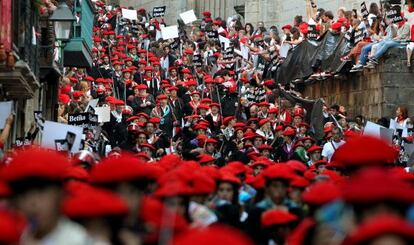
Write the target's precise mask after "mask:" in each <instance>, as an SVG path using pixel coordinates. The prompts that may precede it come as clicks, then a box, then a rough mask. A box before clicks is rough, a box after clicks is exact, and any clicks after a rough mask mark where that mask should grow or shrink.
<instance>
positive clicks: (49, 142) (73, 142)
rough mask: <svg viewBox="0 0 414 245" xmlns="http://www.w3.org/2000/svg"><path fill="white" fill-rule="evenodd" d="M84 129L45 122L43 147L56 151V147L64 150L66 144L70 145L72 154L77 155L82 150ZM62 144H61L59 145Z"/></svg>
mask: <svg viewBox="0 0 414 245" xmlns="http://www.w3.org/2000/svg"><path fill="white" fill-rule="evenodd" d="M82 134H83V128H81V127H77V126H73V125H67V124H63V123H57V122H52V121H45V123H44V130H43V137H42V142H41V146H42V147H45V148H48V149H53V150H56V147H57V146H58V147H60V148H61V149H64V147H66V146H64V144H65V143H67V144H69V147H70V148H71V149H70V152H72V153H76V152H78V151H79V149H80V145H81V140H82ZM59 142H60V143H59Z"/></svg>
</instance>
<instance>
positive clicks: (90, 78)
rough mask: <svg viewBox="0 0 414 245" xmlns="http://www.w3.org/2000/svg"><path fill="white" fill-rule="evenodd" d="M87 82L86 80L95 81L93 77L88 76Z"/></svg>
mask: <svg viewBox="0 0 414 245" xmlns="http://www.w3.org/2000/svg"><path fill="white" fill-rule="evenodd" d="M85 80H86V81H90V82H93V81H94V80H95V79H93V77H91V76H86V77H85Z"/></svg>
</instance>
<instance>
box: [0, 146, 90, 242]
mask: <svg viewBox="0 0 414 245" xmlns="http://www.w3.org/2000/svg"><path fill="white" fill-rule="evenodd" d="M69 167H70V163H69V161H68V159H67V158H66V157H65V156H64V155H61V154H59V153H57V152H55V151H48V150H43V149H30V150H25V151H21V152H18V154H16V155H15V156H14V157H13V159H12V160H11V161H10V163H9V164H8V166H7V167H5V168H3V169H2V179H3V180H4V181H6V182H7V183H8V185H9V187H10V188H11V190H12V193H13V198H14V200H15V201H16V202H15V206H16V208H17V209H18V210H19V211H20V212H21V213H22V214H23V215H24V216H26V218H27V219H28V220H30V222H32V223H30V224H29V223H28V224H27V225H26V229H25V235H24V236H22V237H21V238H20V243H21V244H46V243H49V242H50V243H52V244H74V245H75V244H87V242H88V240H89V239H90V237H89V236H88V235H87V233H86V231H85V230H84V229H83V228H82V227H81V226H80V225H79V224H77V223H74V222H72V221H70V220H68V219H67V218H65V217H64V215H63V214H62V213H61V210H60V206H61V205H62V201H63V196H64V190H63V178H64V175H65V171H66V170H67V168H69ZM32 224H36V225H35V226H33V225H32ZM3 229H4V228H3V227H2V228H1V230H3Z"/></svg>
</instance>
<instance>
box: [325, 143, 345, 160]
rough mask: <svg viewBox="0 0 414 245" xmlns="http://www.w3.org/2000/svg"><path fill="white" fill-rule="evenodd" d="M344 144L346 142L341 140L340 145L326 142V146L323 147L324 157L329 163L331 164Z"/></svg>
mask: <svg viewBox="0 0 414 245" xmlns="http://www.w3.org/2000/svg"><path fill="white" fill-rule="evenodd" d="M343 144H345V141H343V140H341V141H340V142H339V143H336V142H334V141H328V142H326V143H325V145H324V146H323V150H322V156H323V157H326V158H327V159H328V162H330V161H331V158H332V156H333V154H334V153H335V151H336V150H337V149H338V148H339V147H341V146H342V145H343Z"/></svg>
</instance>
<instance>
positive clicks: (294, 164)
mask: <svg viewBox="0 0 414 245" xmlns="http://www.w3.org/2000/svg"><path fill="white" fill-rule="evenodd" d="M286 165H288V166H289V167H290V168H292V169H293V170H294V171H295V172H299V173H301V174H303V173H304V172H305V171H306V169H307V166H306V165H305V164H304V163H302V162H299V161H296V160H290V161H288V162H286Z"/></svg>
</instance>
